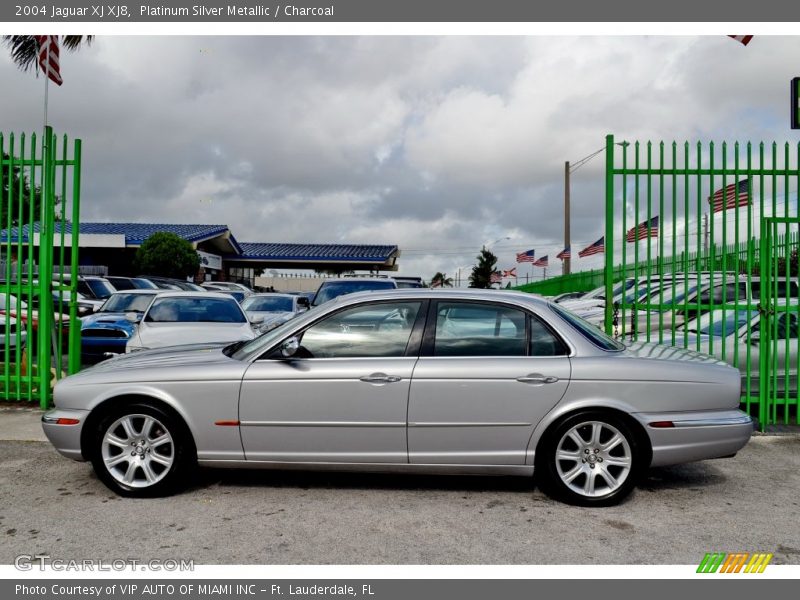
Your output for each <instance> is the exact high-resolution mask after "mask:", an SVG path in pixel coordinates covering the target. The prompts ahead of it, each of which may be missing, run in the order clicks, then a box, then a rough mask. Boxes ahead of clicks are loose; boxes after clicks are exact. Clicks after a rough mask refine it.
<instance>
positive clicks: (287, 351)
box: [281, 337, 300, 358]
mask: <svg viewBox="0 0 800 600" xmlns="http://www.w3.org/2000/svg"><path fill="white" fill-rule="evenodd" d="M299 349H300V340H298V339H297V338H296V337H290V338H289V339H288V340H285V341H284V342H283V343H282V344H281V356H283V357H284V358H291V357H292V356H294V355H295V354H297V351H298V350H299Z"/></svg>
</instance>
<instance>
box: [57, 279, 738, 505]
mask: <svg viewBox="0 0 800 600" xmlns="http://www.w3.org/2000/svg"><path fill="white" fill-rule="evenodd" d="M209 295H210V294H209ZM215 296H216V294H215ZM184 298H186V297H184ZM177 299H180V297H172V298H171V297H170V295H165V296H159V297H158V298H157V299H156V301H154V302H153V304H151V305H150V308H149V309H148V313H149V314H146V315H145V319H144V321H143V323H142V324H143V325H148V324H149V323H150V322H152V323H153V324H154V325H158V324H159V323H161V322H160V321H159V320H151V321H150V322H148V316H153V313H155V312H156V311H157V308H158V307H159V304H160V303H166V302H167V301H173V300H177ZM191 299H192V300H193V301H194V300H199V299H200V298H198V297H192V298H191ZM216 299H217V298H215V300H216ZM236 308H237V309H238V308H239V307H238V306H236ZM232 310H233V306H231V311H232ZM202 312H203V313H207V312H208V311H206V310H203V311H202ZM172 322H173V321H172V320H170V321H169V322H168V323H167V326H169V324H170V323H172ZM184 339H186V338H184ZM142 345H145V344H144V343H143V344H142ZM54 398H55V405H56V408H55V409H53V410H51V411H49V412H47V413H46V414H45V415H44V416H43V423H44V425H43V426H44V430H45V433H46V434H47V436H48V438H49V439H50V441H51V442H52V443H53V444H54V446H55V447H56V448H57V449H58V451H59V452H60V453H61V454H63V455H64V456H67V457H70V458H73V459H75V460H88V461H91V462H92V464H93V466H94V468H95V470H96V472H97V474H98V476H99V477H100V479H101V480H102V481H103V482H104V483H105V484H106V485H107V486H109V488H111V489H112V490H114V491H115V492H117V493H119V494H122V495H126V496H152V495H162V494H167V493H171V492H174V491H175V490H176V489H178V488H179V486H180V485H181V484H182V483H183V482H184V480H185V477H186V475H187V474H188V473H190V472H191V468H192V466H193V465H194V464H196V463H199V464H200V465H207V466H216V467H237V466H241V467H247V466H249V467H264V468H269V467H284V468H285V467H290V468H303V467H305V468H311V469H320V468H331V469H337V470H341V469H352V470H366V471H376V470H389V471H403V472H435V473H445V472H450V473H473V474H492V473H493V474H506V475H508V474H514V475H524V476H530V475H532V474H534V473H535V475H536V477H537V481H538V482H539V484H540V485H541V486H542V487H543V488H544V489H545V490H546V491H547V492H548V493H549V494H551V495H553V496H554V497H557V498H561V499H563V500H565V501H567V502H571V503H574V504H580V505H590V506H601V505H608V504H614V503H617V502H619V501H621V500H622V499H623V498H624V497H625V496H626V495H627V494H628V493H629V492H630V491H631V490H632V489H633V487H634V486H635V484H636V481H637V480H638V478H639V477H640V476H641V475H642V473H643V472H644V471H645V470H646V469H647V468H648V467H649V466H661V465H670V464H678V463H684V462H689V461H695V460H702V459H707V458H718V457H726V456H732V455H734V454H735V453H736V452H737V451H738V450H739V449H741V448H742V447H743V446H744V445H745V444H746V443H747V441H748V440H749V439H750V436H751V433H752V428H753V427H752V420H751V419H750V417H749V416H748V415H746V414H745V413H743V412H741V411H740V410H739V408H738V407H739V373H738V371H737V370H736V369H733V368H731V367H730V366H729V365H727V364H725V363H723V362H721V361H719V360H717V359H714V358H711V357H708V356H703V355H701V354H698V353H696V352H691V351H688V350H682V349H679V348H670V347H667V346H661V345H657V344H632V345H629V346H624V345H623V344H620V343H619V342H617V341H615V340H613V339H611V338H609V337H607V336H606V335H605V334H603V333H602V332H601V331H599V330H598V329H597V328H596V327H594V326H592V325H590V324H588V323H586V322H585V321H583V320H581V319H579V318H577V317H576V316H575V315H574V314H572V313H570V312H569V311H566V310H564V309H562V308H560V307H559V305H557V304H553V303H550V302H547V301H545V300H542V299H541V298H538V297H535V296H532V295H529V294H524V293H519V292H504V291H491V292H489V291H485V290H433V291H431V290H427V289H423V290H396V291H395V290H391V291H386V290H384V291H375V292H371V293H366V294H351V295H347V296H344V297H340V298H337V299H336V300H334V301H331V302H327V303H325V304H324V305H322V306H320V307H318V308H316V309H314V310H310V311H308V312H305V313H303V314H301V315H299V316H297V317H296V318H294V319H292V320H290V321H287V322H286V323H284V324H283V325H281V326H280V327H277V328H276V329H273V330H272V331H270V332H268V333H265V334H263V335H261V336H260V337H258V338H256V339H255V340H252V341H242V342H238V343H234V344H228V345H224V344H199V345H195V346H185V347H182V348H170V349H159V350H152V351H148V352H137V353H134V354H129V355H126V356H124V357H119V358H115V359H112V360H109V361H106V362H105V363H102V364H100V365H98V366H96V367H94V368H92V369H88V370H86V371H84V372H81V373H78V374H76V375H72V376H70V377H67V378H65V379H62V380H60V381H59V382H58V383H57V384H56V386H55V390H54ZM743 477H744V475H743Z"/></svg>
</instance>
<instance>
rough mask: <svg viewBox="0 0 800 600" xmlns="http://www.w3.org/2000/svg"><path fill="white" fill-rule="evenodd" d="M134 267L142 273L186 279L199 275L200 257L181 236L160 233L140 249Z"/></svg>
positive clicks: (146, 241) (166, 232) (154, 235)
mask: <svg viewBox="0 0 800 600" xmlns="http://www.w3.org/2000/svg"><path fill="white" fill-rule="evenodd" d="M133 265H134V267H135V268H136V269H137V270H138V272H140V273H146V274H148V275H160V276H162V277H174V278H176V279H184V278H186V277H189V276H194V275H196V274H197V269H198V268H200V257H199V256H197V252H196V251H195V249H194V248H192V245H191V244H190V243H189V242H187V241H186V240H185V239H183V238H182V237H180V236H179V235H176V234H174V233H171V232H168V231H159V232H157V233H154V234H153V235H151V236H150V237H149V238H147V239H146V240H145V241H144V243H143V244H142V245H141V246H140V247H139V249H138V250H137V251H136V256H135V257H134V259H133Z"/></svg>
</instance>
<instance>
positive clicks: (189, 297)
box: [125, 292, 257, 353]
mask: <svg viewBox="0 0 800 600" xmlns="http://www.w3.org/2000/svg"><path fill="white" fill-rule="evenodd" d="M131 317H132V319H135V318H136V317H135V315H131ZM256 322H257V320H254V323H256ZM254 337H256V332H255V331H254V330H253V326H252V325H251V322H250V320H248V318H247V315H246V314H245V313H244V311H243V310H242V308H241V306H239V303H238V302H236V300H234V299H233V297H232V296H230V295H229V294H224V293H217V292H164V293H161V294H159V295H158V297H157V298H156V299H155V300H153V302H152V304H150V306H149V307H148V308H147V310H146V311H145V313H144V315H142V318H141V320H140V321H139V325H138V327H137V328H136V332H135V333H134V334H133V336H131V338H130V340H128V344H127V345H126V346H125V352H127V353H130V352H136V351H138V350H149V349H150V348H163V347H165V346H181V345H186V344H205V343H217V342H238V341H241V340H252V339H253V338H254Z"/></svg>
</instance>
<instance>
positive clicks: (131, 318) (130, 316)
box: [125, 312, 139, 323]
mask: <svg viewBox="0 0 800 600" xmlns="http://www.w3.org/2000/svg"><path fill="white" fill-rule="evenodd" d="M125 319H126V320H128V321H130V322H131V323H138V322H139V315H138V314H136V313H135V312H129V313H125Z"/></svg>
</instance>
